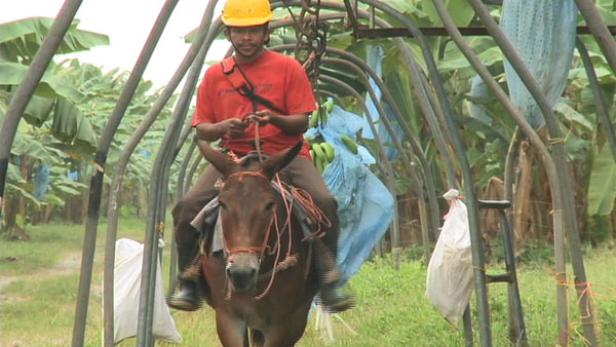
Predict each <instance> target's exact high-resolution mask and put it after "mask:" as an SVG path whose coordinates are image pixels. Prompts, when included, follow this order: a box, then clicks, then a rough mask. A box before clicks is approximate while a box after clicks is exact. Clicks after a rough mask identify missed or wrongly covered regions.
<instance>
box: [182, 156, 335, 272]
mask: <svg viewBox="0 0 616 347" xmlns="http://www.w3.org/2000/svg"><path fill="white" fill-rule="evenodd" d="M280 174H281V176H282V178H283V180H284V181H285V182H287V183H288V184H291V185H293V186H295V187H297V188H301V189H303V190H305V191H306V192H307V193H308V194H309V195H310V196H311V197H312V199H313V200H314V202H315V204H316V205H317V206H318V207H319V208H320V209H321V210H322V211H323V213H325V215H326V216H327V218H329V220H330V222H331V226H330V227H327V228H326V229H325V230H324V231H325V232H326V234H325V237H324V238H323V242H324V243H325V245H326V246H327V248H329V249H330V251H331V252H332V253H333V255H334V256H335V255H336V251H337V243H338V233H339V230H338V213H337V209H338V204H337V202H336V199H335V198H334V196H333V195H332V194H331V192H330V191H329V189H328V187H327V185H326V184H325V181H323V177H322V176H321V174H320V173H319V171H318V170H317V169H316V167H315V166H314V165H313V163H312V162H311V161H310V160H309V159H307V158H304V157H296V158H294V159H293V161H291V163H289V165H287V166H286V167H285V168H284V169H283V170H282V171H281V172H280ZM220 177H221V175H220V173H219V172H218V171H217V170H216V169H215V168H214V166H213V165H208V167H207V168H206V169H205V171H204V172H203V173H202V174H201V176H200V177H199V179H198V180H197V182H196V183H195V184H194V186H193V187H192V188H191V189H190V190H189V191H188V192H187V193H186V194H185V195H184V196H183V197H182V198H181V199H180V200H179V201H178V202H177V204H176V205H175V207H174V208H173V211H172V214H173V226H174V233H175V241H176V244H177V247H178V266H179V269H180V271H183V270H184V269H186V267H187V266H188V265H189V264H190V263H191V262H192V261H193V259H194V257H195V256H196V255H197V250H198V238H199V234H198V232H197V231H196V230H195V229H194V228H193V227H192V226H191V225H190V222H191V221H192V220H193V219H194V218H195V216H196V215H197V213H199V211H200V210H201V209H202V208H203V207H204V206H205V205H206V204H207V203H208V202H209V201H210V200H212V199H213V198H214V197H215V196H216V194H217V191H216V190H215V189H214V184H215V183H216V181H217V180H218V178H220Z"/></svg>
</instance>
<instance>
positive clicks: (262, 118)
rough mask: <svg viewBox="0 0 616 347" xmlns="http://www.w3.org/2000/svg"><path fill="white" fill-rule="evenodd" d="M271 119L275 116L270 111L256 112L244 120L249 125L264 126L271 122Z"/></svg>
mask: <svg viewBox="0 0 616 347" xmlns="http://www.w3.org/2000/svg"><path fill="white" fill-rule="evenodd" d="M272 117H275V115H274V114H273V113H272V112H271V111H258V112H255V113H252V114H250V115H248V116H247V117H246V118H245V119H246V120H247V121H248V122H249V123H255V124H257V125H259V126H264V125H267V124H269V123H270V122H271V120H272Z"/></svg>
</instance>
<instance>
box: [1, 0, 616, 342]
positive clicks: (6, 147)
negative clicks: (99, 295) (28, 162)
mask: <svg viewBox="0 0 616 347" xmlns="http://www.w3.org/2000/svg"><path fill="white" fill-rule="evenodd" d="M80 2H81V1H73V2H72V3H73V4H75V3H77V4H78V3H80ZM171 2H173V1H169V2H168V3H171ZM578 3H584V2H582V1H581V0H578ZM586 3H589V2H588V1H586ZM67 4H69V1H68V0H67V1H66V2H65V6H66V5H67ZM77 6H78V5H77ZM63 8H64V7H63ZM73 16H74V13H73ZM62 17H63V16H60V15H59V16H58V18H57V19H56V22H57V23H59V22H60V21H59V20H60V19H61V18H62ZM56 22H54V27H55V26H56ZM54 27H52V30H53V28H54ZM63 35H64V34H62V33H59V32H56V33H55V34H54V35H52V32H50V34H49V35H48V37H49V38H51V39H54V38H61V37H63ZM51 39H50V40H51ZM46 42H47V38H46V40H45V42H44V43H43V46H45V47H52V46H53V45H50V46H47V45H45V43H46ZM146 46H147V45H146ZM145 49H146V47H144V51H145ZM54 50H55V49H54ZM42 51H43V49H41V52H42ZM39 54H40V56H42V53H39ZM52 54H53V52H52ZM38 57H39V55H37V58H38ZM143 57H144V58H146V57H145V56H143ZM37 58H35V61H36V59H37ZM140 58H141V56H140ZM146 60H147V58H146ZM43 61H44V59H41V62H43ZM139 61H141V60H139ZM47 64H48V62H47ZM47 64H44V65H47ZM33 65H34V64H33ZM143 65H145V64H143ZM612 65H613V64H612ZM137 70H139V68H138V66H136V69H135V70H134V71H133V74H131V78H132V77H133V76H137V75H138V73H137V72H138V71H137ZM29 71H32V73H30V72H29V76H30V75H36V74H35V73H34V72H35V69H34V68H32V69H31V70H29ZM23 85H24V86H25V85H26V84H25V83H24V84H23ZM34 85H36V83H35V84H34ZM127 87H128V85H127ZM22 88H24V90H25V89H26V88H25V87H22V86H20V89H22ZM124 92H125V93H123V96H126V95H128V94H130V93H131V91H130V88H125V91H124ZM24 94H28V93H24ZM30 95H31V94H30ZM27 98H28V99H29V97H27ZM128 99H130V97H128ZM14 100H15V98H14ZM120 101H122V99H121V100H120ZM120 101H119V102H118V106H117V107H116V110H114V114H113V116H116V117H112V119H111V120H110V123H109V124H108V125H109V126H110V127H108V128H107V130H106V132H105V135H106V136H104V137H103V139H105V141H107V140H108V139H107V138H109V141H110V137H111V136H113V134H114V133H115V130H114V129H113V126H112V125H113V124H114V123H119V119H118V118H121V117H122V116H123V112H124V111H122V110H121V108H122V106H121V103H120ZM26 103H27V101H26ZM17 104H18V103H17V101H16V103H15V104H13V105H11V107H9V113H7V119H6V120H7V121H5V123H4V125H5V126H3V129H2V130H3V132H2V134H5V133H6V129H5V127H6V125H7V124H8V123H9V122H8V119H9V117H8V115H9V114H10V111H12V110H15V111H14V112H15V113H16V114H19V115H18V118H19V117H20V116H21V114H20V113H21V112H17V111H18V107H15V106H16V105H17ZM116 111H117V112H116ZM116 121H117V122H116ZM116 126H117V124H116ZM14 133H15V132H14V131H13V132H12V135H13V136H14ZM9 135H10V134H9ZM107 135H109V136H107ZM0 138H5V139H10V137H4V136H2V137H0ZM105 141H102V143H104V142H105ZM8 142H12V141H8ZM0 144H2V145H4V146H3V147H2V148H1V149H0V150H2V151H4V150H8V151H10V144H9V145H6V144H5V143H0ZM101 149H105V148H104V146H101ZM105 157H106V150H105V151H99V152H98V153H97V163H98V164H99V165H100V164H101V163H102V164H103V165H104V162H105V159H106V158H105ZM101 159H102V160H101ZM0 164H2V162H1V161H0ZM0 166H1V165H0ZM5 174H6V168H2V167H0V178H2V179H1V180H0V181H1V182H2V185H3V184H4V181H5V179H6V177H5ZM3 176H4V177H3ZM92 185H95V184H94V180H93V182H92ZM93 188H94V187H93ZM91 190H92V192H93V193H96V192H97V189H91ZM98 193H99V194H98V196H99V198H98V200H99V202H100V189H99V190H98ZM92 195H95V196H96V194H92ZM94 200H96V199H94ZM98 205H99V203H97V202H96V201H93V200H92V199H91V201H90V206H91V207H92V208H90V209H89V212H91V213H89V215H91V214H92V213H94V214H96V216H94V217H96V220H97V219H98V215H97V214H98V211H97V209H98V208H99V206H98ZM89 221H90V219H89ZM90 229H91V228H88V232H89V231H90ZM88 234H91V233H88ZM86 236H87V237H86V239H87V238H88V235H86ZM90 237H91V236H90ZM84 244H85V242H84ZM87 249H88V247H85V246H84V253H87ZM86 267H87V266H86ZM83 268H84V266H83V259H82V278H81V279H82V280H83V277H84V276H83ZM80 287H81V285H80ZM86 309H87V307H86ZM84 321H85V320H84ZM78 345H79V344H78Z"/></svg>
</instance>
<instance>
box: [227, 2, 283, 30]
mask: <svg viewBox="0 0 616 347" xmlns="http://www.w3.org/2000/svg"><path fill="white" fill-rule="evenodd" d="M270 20H272V9H271V8H270V3H269V1H268V0H227V3H226V4H225V8H224V9H223V10H222V22H223V23H225V25H226V26H231V27H249V26H255V25H263V24H265V23H267V22H269V21H270Z"/></svg>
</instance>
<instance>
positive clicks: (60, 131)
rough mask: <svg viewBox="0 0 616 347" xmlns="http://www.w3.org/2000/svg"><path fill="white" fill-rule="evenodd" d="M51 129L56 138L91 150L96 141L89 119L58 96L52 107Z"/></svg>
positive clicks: (93, 148)
mask: <svg viewBox="0 0 616 347" xmlns="http://www.w3.org/2000/svg"><path fill="white" fill-rule="evenodd" d="M51 130H52V132H53V134H54V136H56V137H57V138H59V139H61V140H63V141H66V142H69V143H72V144H73V145H75V146H77V147H79V148H82V149H84V150H85V151H88V152H93V151H94V150H95V149H96V144H97V143H98V141H97V138H96V134H95V132H94V129H93V128H92V124H91V123H90V121H89V120H88V119H87V118H85V117H84V116H83V114H82V113H81V111H80V110H79V108H77V106H75V105H74V104H72V103H70V102H68V101H67V100H65V99H63V98H60V99H58V102H57V103H56V106H55V108H54V118H53V123H52V125H51Z"/></svg>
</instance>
